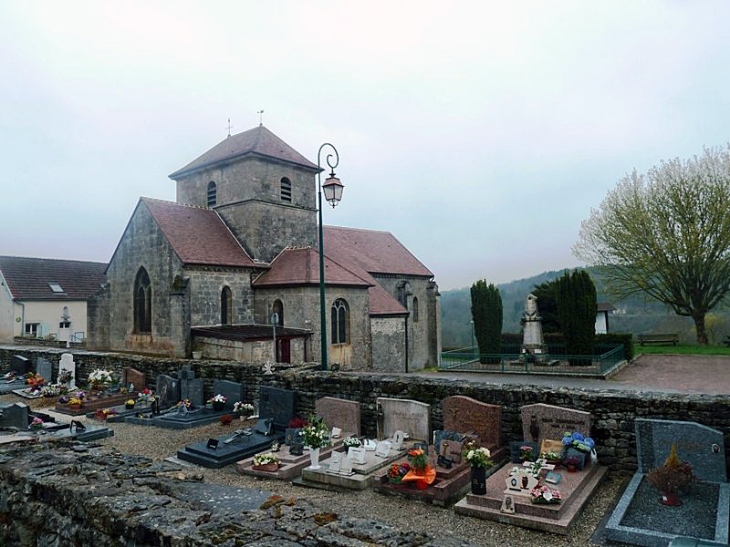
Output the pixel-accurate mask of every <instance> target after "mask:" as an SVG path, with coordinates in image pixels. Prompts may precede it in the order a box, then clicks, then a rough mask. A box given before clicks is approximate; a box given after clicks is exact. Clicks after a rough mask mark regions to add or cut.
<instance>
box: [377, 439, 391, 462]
mask: <svg viewBox="0 0 730 547" xmlns="http://www.w3.org/2000/svg"><path fill="white" fill-rule="evenodd" d="M388 454H390V441H380V442H379V443H378V446H376V447H375V455H376V456H379V457H380V458H387V457H388Z"/></svg>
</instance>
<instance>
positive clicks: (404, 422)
mask: <svg viewBox="0 0 730 547" xmlns="http://www.w3.org/2000/svg"><path fill="white" fill-rule="evenodd" d="M377 404H378V439H388V438H390V437H392V436H393V434H394V433H395V432H396V431H398V430H399V429H400V430H402V431H405V432H406V433H408V435H410V438H411V439H413V440H426V441H428V440H430V438H431V405H428V404H426V403H421V402H420V401H413V400H410V399H389V398H385V397H378V399H377Z"/></svg>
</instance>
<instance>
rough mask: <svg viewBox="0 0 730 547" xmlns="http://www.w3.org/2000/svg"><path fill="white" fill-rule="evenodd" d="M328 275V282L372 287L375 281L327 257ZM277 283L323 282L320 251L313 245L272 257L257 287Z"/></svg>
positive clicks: (280, 284) (325, 261)
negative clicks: (320, 272) (320, 279)
mask: <svg viewBox="0 0 730 547" xmlns="http://www.w3.org/2000/svg"><path fill="white" fill-rule="evenodd" d="M367 277H369V276H367ZM324 278H325V281H326V282H327V285H347V286H351V287H352V286H355V287H358V286H360V287H369V286H371V285H374V284H375V282H374V281H371V280H369V279H363V277H361V276H360V275H358V274H356V273H354V272H352V271H350V270H348V269H347V268H345V267H343V266H341V265H340V264H338V263H336V262H334V261H332V260H330V259H329V258H327V257H325V259H324ZM275 285H277V286H282V285H319V253H318V252H317V251H315V250H314V249H312V248H311V247H296V248H292V247H288V248H286V249H284V250H283V251H281V252H280V253H279V254H278V255H277V256H276V258H274V260H272V262H271V268H270V269H269V270H268V271H267V272H265V273H263V274H262V275H261V276H260V277H259V278H258V279H256V281H254V283H253V286H254V287H257V288H258V287H271V286H275Z"/></svg>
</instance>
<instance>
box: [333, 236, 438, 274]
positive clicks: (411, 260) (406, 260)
mask: <svg viewBox="0 0 730 547" xmlns="http://www.w3.org/2000/svg"><path fill="white" fill-rule="evenodd" d="M324 248H325V254H326V255H327V257H328V258H331V259H333V260H335V261H337V262H338V263H340V264H347V265H350V264H355V265H357V266H359V267H360V268H362V269H363V270H365V271H366V272H369V273H371V274H373V275H375V274H394V275H398V274H400V275H417V276H426V277H433V273H431V271H430V270H429V269H428V268H426V266H424V265H423V264H422V263H421V262H420V261H419V260H418V259H417V258H416V257H415V256H413V255H412V254H411V253H410V251H409V250H408V249H406V248H405V247H404V246H403V245H402V244H401V242H400V241H398V240H397V239H396V238H395V237H393V235H392V234H391V233H390V232H379V231H375V230H362V229H356V228H342V227H339V226H325V227H324Z"/></svg>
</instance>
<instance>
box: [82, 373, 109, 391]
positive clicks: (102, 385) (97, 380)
mask: <svg viewBox="0 0 730 547" xmlns="http://www.w3.org/2000/svg"><path fill="white" fill-rule="evenodd" d="M88 381H89V384H91V385H92V386H93V388H94V389H96V390H97V391H100V390H103V389H106V388H107V387H109V385H110V384H111V383H112V381H113V376H112V372H111V371H110V370H104V369H101V368H97V369H96V370H92V371H91V373H90V374H89V378H88Z"/></svg>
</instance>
